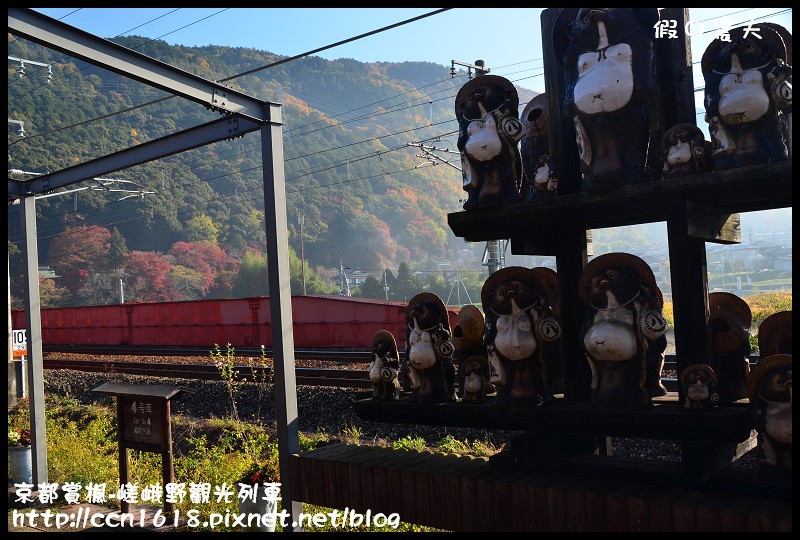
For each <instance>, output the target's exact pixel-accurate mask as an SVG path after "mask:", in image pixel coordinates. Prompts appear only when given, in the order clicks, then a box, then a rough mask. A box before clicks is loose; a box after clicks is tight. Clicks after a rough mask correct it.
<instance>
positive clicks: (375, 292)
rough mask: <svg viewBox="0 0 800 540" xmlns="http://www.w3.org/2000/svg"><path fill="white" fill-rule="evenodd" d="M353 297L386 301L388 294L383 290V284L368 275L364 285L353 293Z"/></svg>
mask: <svg viewBox="0 0 800 540" xmlns="http://www.w3.org/2000/svg"><path fill="white" fill-rule="evenodd" d="M353 296H358V297H360V298H377V299H381V300H385V299H386V293H385V292H384V290H383V283H382V282H380V281H378V279H377V278H376V277H375V276H373V275H372V274H370V275H368V276H367V278H366V279H365V280H364V283H362V284H361V285H359V286H358V288H356V290H355V291H354V292H353Z"/></svg>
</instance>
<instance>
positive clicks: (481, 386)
mask: <svg viewBox="0 0 800 540" xmlns="http://www.w3.org/2000/svg"><path fill="white" fill-rule="evenodd" d="M461 371H462V375H461V376H460V377H459V379H460V381H461V401H462V403H482V402H483V401H485V400H486V388H487V386H488V385H489V361H488V359H487V358H486V357H485V356H478V355H475V356H470V357H468V358H467V359H465V360H464V362H463V363H462V364H461Z"/></svg>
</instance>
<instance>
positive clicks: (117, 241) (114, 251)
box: [108, 227, 128, 268]
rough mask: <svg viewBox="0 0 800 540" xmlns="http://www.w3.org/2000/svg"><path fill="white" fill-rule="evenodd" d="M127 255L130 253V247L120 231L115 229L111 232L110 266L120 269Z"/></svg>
mask: <svg viewBox="0 0 800 540" xmlns="http://www.w3.org/2000/svg"><path fill="white" fill-rule="evenodd" d="M126 253H128V245H127V244H126V243H125V237H124V236H122V233H121V232H119V229H117V228H116V227H114V229H113V230H112V231H111V248H110V250H109V252H108V264H109V266H110V267H111V268H119V265H121V264H122V261H123V259H124V258H125V254H126Z"/></svg>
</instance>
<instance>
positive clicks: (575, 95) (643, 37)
mask: <svg viewBox="0 0 800 540" xmlns="http://www.w3.org/2000/svg"><path fill="white" fill-rule="evenodd" d="M657 21H658V10H657V9H656V8H641V7H639V8H564V9H563V10H562V11H561V13H560V14H559V15H558V17H557V19H556V23H555V26H556V27H555V28H554V29H553V46H554V50H555V54H556V57H557V58H558V59H559V60H560V61H561V62H562V64H563V68H564V69H563V72H564V78H565V79H564V83H565V92H566V94H565V97H564V103H563V110H564V113H565V114H566V115H567V117H568V118H571V119H572V120H573V122H574V124H575V133H576V141H577V143H578V152H579V158H580V161H581V172H582V173H583V185H582V190H583V191H597V190H606V189H611V188H614V187H618V186H623V185H625V184H637V183H640V182H646V181H649V180H651V177H650V174H649V173H648V170H647V168H646V162H647V152H648V146H649V144H650V137H651V134H650V119H649V114H648V102H649V101H651V100H652V99H653V93H654V85H655V82H654V81H655V72H654V62H653V50H654V40H655V35H654V32H653V26H654V25H655V24H656V22H657ZM656 143H657V141H656Z"/></svg>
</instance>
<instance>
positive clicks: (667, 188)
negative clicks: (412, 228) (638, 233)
mask: <svg viewBox="0 0 800 540" xmlns="http://www.w3.org/2000/svg"><path fill="white" fill-rule="evenodd" d="M672 203H687V204H689V205H691V206H692V207H694V208H697V209H702V211H703V213H704V214H705V217H708V216H707V210H708V209H712V210H715V211H716V212H718V213H719V214H720V215H722V216H723V217H725V218H727V216H729V215H730V214H735V213H738V212H753V211H759V210H769V209H773V208H786V207H791V206H792V161H791V160H789V161H783V162H779V163H773V164H769V165H757V166H752V167H742V168H739V169H731V170H728V171H721V172H711V173H706V174H701V175H695V176H686V177H681V178H674V179H669V180H658V181H654V182H647V183H644V184H638V185H630V186H624V187H622V188H618V189H615V190H612V191H610V192H604V193H574V194H571V195H563V196H556V197H553V198H550V199H541V200H536V201H530V202H521V203H515V204H506V205H503V206H491V207H482V208H476V209H472V210H469V211H464V212H456V213H452V214H448V216H447V221H448V225H449V226H450V228H451V229H452V231H453V233H454V234H455V235H456V236H459V237H462V238H464V239H465V240H467V241H470V242H480V241H487V240H501V239H509V238H510V239H512V250H513V239H514V238H515V237H520V235H529V236H530V235H532V234H535V235H536V237H539V238H541V237H547V236H551V237H558V236H559V234H558V233H559V231H561V230H563V229H565V228H567V229H575V228H582V229H592V228H606V227H621V226H626V225H636V224H640V223H652V222H659V221H668V220H669V219H670V218H671V217H673V212H674V211H673V206H672ZM723 221H724V220H723ZM715 232H716V231H715ZM710 241H713V240H710ZM542 254H543V255H548V254H550V253H542Z"/></svg>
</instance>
